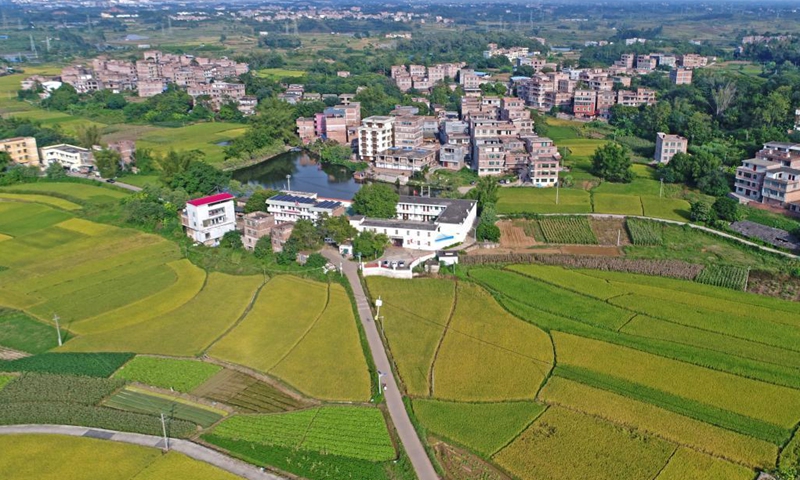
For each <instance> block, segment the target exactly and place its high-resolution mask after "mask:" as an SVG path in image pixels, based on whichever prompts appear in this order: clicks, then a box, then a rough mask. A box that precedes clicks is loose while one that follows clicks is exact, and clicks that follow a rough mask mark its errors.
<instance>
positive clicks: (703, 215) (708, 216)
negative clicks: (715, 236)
mask: <svg viewBox="0 0 800 480" xmlns="http://www.w3.org/2000/svg"><path fill="white" fill-rule="evenodd" d="M689 217H690V218H691V219H692V221H693V222H709V221H711V220H712V219H713V218H714V215H713V210H712V209H711V205H709V204H708V202H705V201H703V200H698V201H696V202H692V207H691V210H690V212H689Z"/></svg>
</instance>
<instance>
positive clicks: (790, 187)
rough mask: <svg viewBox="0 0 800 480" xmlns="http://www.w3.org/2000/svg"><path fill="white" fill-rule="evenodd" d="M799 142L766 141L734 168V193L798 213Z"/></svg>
mask: <svg viewBox="0 0 800 480" xmlns="http://www.w3.org/2000/svg"><path fill="white" fill-rule="evenodd" d="M799 182H800V144H794V143H784V142H769V143H766V144H764V148H762V149H761V150H759V151H758V152H756V155H755V158H751V159H747V160H743V161H742V165H741V166H739V167H738V168H737V169H736V178H735V183H734V195H735V196H736V197H738V198H740V199H741V200H743V201H745V202H748V201H753V202H760V203H765V204H768V205H772V206H781V207H783V208H786V209H788V210H790V211H792V212H796V213H800V183H799Z"/></svg>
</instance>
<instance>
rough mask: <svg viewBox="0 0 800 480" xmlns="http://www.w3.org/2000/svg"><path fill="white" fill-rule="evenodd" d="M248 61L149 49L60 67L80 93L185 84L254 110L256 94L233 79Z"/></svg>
mask: <svg viewBox="0 0 800 480" xmlns="http://www.w3.org/2000/svg"><path fill="white" fill-rule="evenodd" d="M248 70H249V67H248V65H247V64H246V63H239V62H235V61H233V60H229V59H227V58H221V59H212V58H205V57H195V56H192V55H175V54H169V53H162V52H160V51H158V50H147V51H145V52H144V53H143V56H142V59H140V60H137V61H136V62H129V61H125V60H116V59H109V58H107V57H104V56H101V57H98V58H95V59H93V60H92V63H91V65H89V66H85V65H72V66H68V67H64V69H63V70H62V71H61V79H60V81H62V82H64V83H68V84H70V85H72V86H73V87H75V90H77V91H78V92H79V93H86V92H92V91H96V90H106V89H108V90H112V91H113V92H116V93H119V92H123V91H136V92H137V93H138V95H139V96H140V97H152V96H154V95H158V94H159V93H163V92H164V91H165V90H166V89H167V86H168V85H170V84H172V85H177V86H179V87H183V88H186V90H187V92H188V93H189V95H191V96H192V97H194V98H197V97H201V96H204V97H208V98H210V104H211V106H212V107H213V108H215V109H219V107H220V106H221V105H222V104H224V103H227V102H234V103H237V104H238V107H239V110H241V111H242V113H244V114H246V115H247V114H252V113H254V110H255V104H256V98H255V97H252V96H248V95H246V94H245V87H244V84H241V83H238V82H231V81H229V79H233V78H236V77H238V76H239V75H242V74H244V73H247V72H248Z"/></svg>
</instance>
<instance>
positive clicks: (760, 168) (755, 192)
mask: <svg viewBox="0 0 800 480" xmlns="http://www.w3.org/2000/svg"><path fill="white" fill-rule="evenodd" d="M774 165H775V162H771V161H769V160H767V159H764V158H751V159H748V160H743V161H742V165H741V166H739V167H737V168H736V178H735V180H734V191H735V192H736V194H737V195H738V196H740V197H744V198H745V199H747V200H754V201H756V202H760V201H761V190H762V188H764V174H765V173H766V171H767V168H768V167H771V166H774Z"/></svg>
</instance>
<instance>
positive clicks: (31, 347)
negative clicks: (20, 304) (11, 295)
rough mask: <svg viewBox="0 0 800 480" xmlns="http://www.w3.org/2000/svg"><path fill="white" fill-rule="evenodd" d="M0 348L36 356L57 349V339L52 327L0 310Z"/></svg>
mask: <svg viewBox="0 0 800 480" xmlns="http://www.w3.org/2000/svg"><path fill="white" fill-rule="evenodd" d="M64 333H65V332H62V335H63V334H64ZM65 336H66V335H65ZM62 338H63V337H62ZM0 346H3V347H7V348H12V349H14V350H19V351H21V352H26V353H32V354H37V353H43V352H46V351H47V350H50V349H52V348H55V347H57V346H58V337H57V334H56V329H55V328H53V327H52V326H50V325H47V324H45V323H42V322H40V321H38V320H34V319H33V318H31V317H29V316H28V315H26V314H25V313H23V312H19V311H16V310H5V309H2V308H0Z"/></svg>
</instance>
